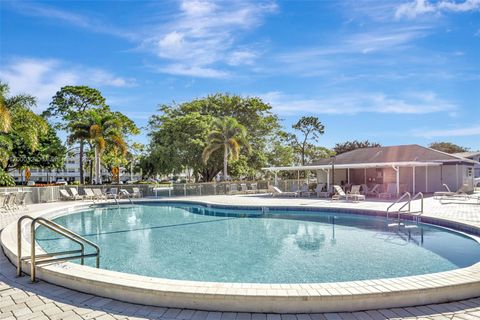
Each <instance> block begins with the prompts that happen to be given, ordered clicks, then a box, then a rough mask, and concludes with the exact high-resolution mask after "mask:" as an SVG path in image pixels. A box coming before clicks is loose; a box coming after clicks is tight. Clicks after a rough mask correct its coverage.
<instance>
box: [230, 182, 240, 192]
mask: <svg viewBox="0 0 480 320" xmlns="http://www.w3.org/2000/svg"><path fill="white" fill-rule="evenodd" d="M229 193H230V194H237V193H238V186H237V185H236V184H235V183H232V184H231V185H230V192H229Z"/></svg>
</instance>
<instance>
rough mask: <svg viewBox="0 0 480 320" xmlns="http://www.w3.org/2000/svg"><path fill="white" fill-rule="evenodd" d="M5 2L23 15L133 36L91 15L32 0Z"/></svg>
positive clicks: (115, 34)
mask: <svg viewBox="0 0 480 320" xmlns="http://www.w3.org/2000/svg"><path fill="white" fill-rule="evenodd" d="M7 4H8V5H9V6H10V7H11V8H12V9H13V10H15V11H17V12H19V13H21V14H24V15H28V16H33V17H43V18H48V19H54V20H58V21H63V22H66V23H68V24H70V25H74V26H77V27H79V28H83V29H87V30H90V31H94V32H98V33H104V34H109V35H113V36H117V37H123V38H129V39H133V38H135V36H134V33H132V32H130V31H127V30H125V29H122V28H119V27H117V26H112V25H108V24H106V23H105V22H104V21H101V20H99V19H94V18H92V17H91V16H85V15H81V14H76V13H72V12H69V11H65V10H61V9H58V8H55V7H52V6H48V5H44V4H39V3H34V2H25V1H10V2H7Z"/></svg>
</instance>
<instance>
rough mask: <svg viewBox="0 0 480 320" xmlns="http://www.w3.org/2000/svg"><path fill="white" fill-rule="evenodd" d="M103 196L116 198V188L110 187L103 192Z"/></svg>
mask: <svg viewBox="0 0 480 320" xmlns="http://www.w3.org/2000/svg"><path fill="white" fill-rule="evenodd" d="M105 197H106V198H107V199H117V197H118V188H110V190H108V191H107V192H106V193H105Z"/></svg>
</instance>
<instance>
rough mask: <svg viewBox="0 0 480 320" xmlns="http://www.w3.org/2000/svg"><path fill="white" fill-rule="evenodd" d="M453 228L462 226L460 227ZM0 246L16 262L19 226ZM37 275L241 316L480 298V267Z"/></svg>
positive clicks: (51, 270)
mask: <svg viewBox="0 0 480 320" xmlns="http://www.w3.org/2000/svg"><path fill="white" fill-rule="evenodd" d="M157 201H158V200H157ZM146 202H150V201H149V200H146ZM173 202H179V201H175V200H173ZM181 202H191V203H199V202H202V201H198V200H195V201H186V200H182V201H181ZM203 203H205V204H211V205H217V204H215V203H211V202H203ZM220 205H223V204H220ZM88 206H89V203H86V202H77V203H67V204H65V205H64V206H62V207H61V208H55V209H47V210H43V211H39V212H36V213H35V214H34V215H33V214H32V216H40V215H42V216H44V215H46V216H49V215H55V214H56V213H57V212H59V211H63V212H64V211H68V212H73V211H74V210H77V209H78V208H80V207H82V208H85V207H88ZM235 206H236V207H240V206H237V205H235ZM242 207H243V206H242ZM302 209H303V208H302ZM321 209H322V208H317V210H321ZM336 209H337V208H336ZM432 219H433V218H432ZM443 220H445V219H443ZM451 222H452V224H458V221H451ZM467 225H468V224H467ZM470 227H473V228H476V227H475V226H470ZM476 229H478V228H476ZM1 242H2V247H3V248H4V251H5V254H6V255H7V256H8V258H9V259H10V261H16V225H15V223H14V224H10V225H9V226H7V227H6V228H5V229H4V230H3V232H2V234H1ZM28 254H29V246H28V245H24V246H23V252H22V255H23V256H25V255H28ZM24 267H25V268H24V270H26V271H27V270H29V269H28V268H29V265H28V263H26V262H24ZM37 274H38V277H39V278H40V279H43V280H46V281H48V282H51V283H54V284H57V285H60V286H64V287H68V288H71V289H75V290H78V291H82V292H86V293H91V294H95V295H100V296H104V297H108V298H113V299H118V300H122V301H127V302H134V303H140V304H147V305H155V306H169V307H178V308H191V309H203V310H218V311H238V312H244V311H246V312H276V313H280V312H282V313H291V312H295V313H303V312H335V311H357V310H365V309H379V308H393V307H405V306H415V305H423V304H430V303H442V302H449V301H455V300H461V299H467V298H472V297H477V296H478V295H479V292H480V263H477V264H475V265H473V266H470V267H467V268H462V269H456V270H452V271H447V272H441V273H434V274H427V275H419V276H412V277H402V278H391V279H379V280H366V281H353V282H338V283H318V284H285V285H284V284H279V285H276V284H238V283H237V284H235V283H212V282H194V281H180V280H168V279H160V278H150V277H144V276H137V275H131V274H125V273H119V272H114V271H108V270H102V269H95V268H91V267H86V266H80V265H76V264H73V263H60V264H55V265H49V266H42V267H38V268H37Z"/></svg>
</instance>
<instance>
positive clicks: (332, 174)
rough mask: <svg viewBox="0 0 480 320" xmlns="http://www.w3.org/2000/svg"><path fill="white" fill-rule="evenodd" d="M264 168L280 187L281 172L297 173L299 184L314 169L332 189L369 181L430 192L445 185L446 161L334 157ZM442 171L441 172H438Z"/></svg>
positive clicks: (319, 178) (397, 188)
mask: <svg viewBox="0 0 480 320" xmlns="http://www.w3.org/2000/svg"><path fill="white" fill-rule="evenodd" d="M264 170H266V171H269V172H272V173H273V174H274V175H275V179H274V184H275V185H276V186H279V179H278V173H279V172H282V171H288V172H295V173H296V175H297V181H298V182H297V186H300V184H302V183H305V182H307V183H308V182H310V181H308V178H307V179H305V178H300V176H301V175H300V174H301V172H313V173H315V177H316V182H317V183H325V184H326V186H327V190H328V191H331V190H332V187H331V186H332V185H361V184H365V185H367V186H368V187H371V186H373V185H375V184H380V185H386V184H389V183H394V184H395V185H396V190H397V194H399V193H402V192H405V191H409V192H412V193H416V192H424V193H429V192H434V191H435V190H438V189H439V188H441V186H442V179H441V171H442V164H441V163H438V162H419V161H411V162H390V163H352V164H335V159H334V158H332V159H331V161H330V163H329V164H323V165H306V166H291V167H268V168H264ZM439 172H440V175H438V173H439ZM304 176H305V177H308V176H309V175H308V174H305V175H304ZM314 181H315V179H314ZM287 191H291V190H287Z"/></svg>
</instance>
